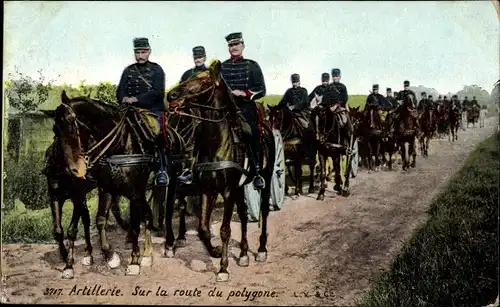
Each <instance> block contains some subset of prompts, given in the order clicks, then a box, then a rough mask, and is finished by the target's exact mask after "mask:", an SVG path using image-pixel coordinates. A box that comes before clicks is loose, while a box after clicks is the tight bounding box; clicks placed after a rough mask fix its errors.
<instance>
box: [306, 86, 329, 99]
mask: <svg viewBox="0 0 500 307" xmlns="http://www.w3.org/2000/svg"><path fill="white" fill-rule="evenodd" d="M328 85H329V84H320V85H318V86H316V87H315V88H314V90H313V91H312V92H311V93H310V94H309V97H308V99H309V101H308V102H309V103H310V102H311V100H313V99H314V97H316V96H315V94H317V95H318V96H323V95H324V94H325V93H326V90H327V88H328Z"/></svg>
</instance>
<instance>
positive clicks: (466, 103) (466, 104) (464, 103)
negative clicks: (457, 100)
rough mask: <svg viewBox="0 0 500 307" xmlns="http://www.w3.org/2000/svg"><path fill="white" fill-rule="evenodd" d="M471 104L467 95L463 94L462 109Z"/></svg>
mask: <svg viewBox="0 0 500 307" xmlns="http://www.w3.org/2000/svg"><path fill="white" fill-rule="evenodd" d="M471 106H472V104H471V101H469V97H467V96H465V97H464V100H463V101H462V107H463V108H464V111H467V109H469V108H470V107H471Z"/></svg>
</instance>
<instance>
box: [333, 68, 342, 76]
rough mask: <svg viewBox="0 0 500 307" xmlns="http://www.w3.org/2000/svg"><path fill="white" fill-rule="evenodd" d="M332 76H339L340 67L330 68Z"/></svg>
mask: <svg viewBox="0 0 500 307" xmlns="http://www.w3.org/2000/svg"><path fill="white" fill-rule="evenodd" d="M332 77H340V69H338V68H334V69H332Z"/></svg>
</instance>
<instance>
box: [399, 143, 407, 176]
mask: <svg viewBox="0 0 500 307" xmlns="http://www.w3.org/2000/svg"><path fill="white" fill-rule="evenodd" d="M399 150H400V153H401V162H402V164H403V165H402V167H403V172H406V171H407V169H408V161H407V155H406V144H405V142H404V141H400V143H399Z"/></svg>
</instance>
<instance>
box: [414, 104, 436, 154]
mask: <svg viewBox="0 0 500 307" xmlns="http://www.w3.org/2000/svg"><path fill="white" fill-rule="evenodd" d="M434 112H435V110H434V105H433V104H431V105H426V106H425V108H424V109H423V110H422V113H421V114H420V115H419V119H418V120H419V124H420V134H419V141H420V152H421V155H422V157H428V156H429V143H430V140H431V139H432V137H433V136H434V133H435V131H436V121H435V117H436V116H435V114H434Z"/></svg>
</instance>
